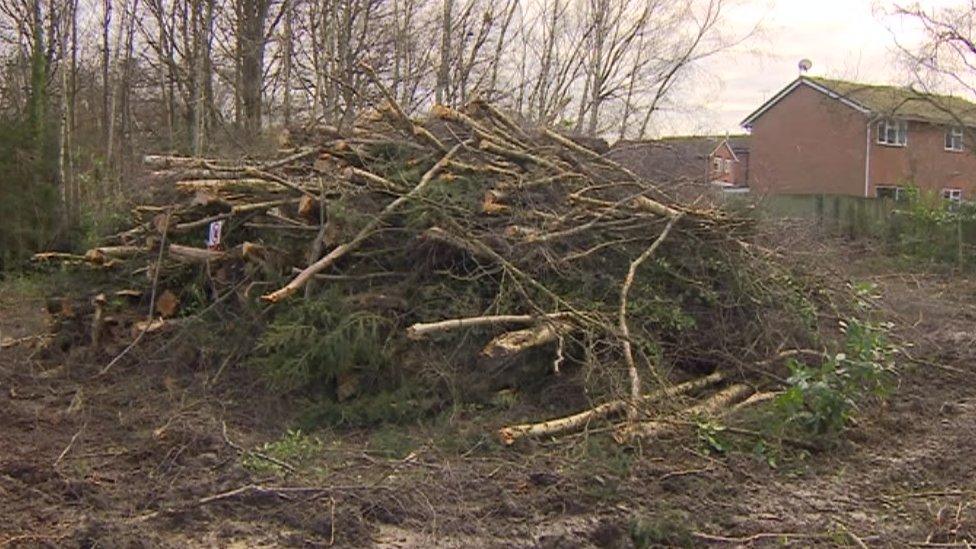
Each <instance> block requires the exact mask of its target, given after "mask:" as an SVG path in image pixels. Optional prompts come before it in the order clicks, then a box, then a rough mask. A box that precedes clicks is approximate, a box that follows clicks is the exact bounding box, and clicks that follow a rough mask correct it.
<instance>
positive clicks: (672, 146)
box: [608, 135, 750, 187]
mask: <svg viewBox="0 0 976 549" xmlns="http://www.w3.org/2000/svg"><path fill="white" fill-rule="evenodd" d="M749 139H750V138H749V136H748V135H735V136H709V135H694V136H678V137H665V138H662V139H653V140H645V141H633V140H627V139H623V140H620V141H617V142H616V143H614V145H613V147H611V149H610V152H609V153H608V156H609V157H610V158H611V159H613V160H615V161H617V162H620V163H621V164H623V165H625V166H627V167H628V168H630V169H631V170H633V171H634V172H636V173H638V174H639V175H641V176H642V177H645V178H647V179H649V180H651V181H658V182H661V183H670V184H674V183H681V182H688V183H714V184H717V185H720V186H722V187H745V186H746V182H747V178H748V174H749Z"/></svg>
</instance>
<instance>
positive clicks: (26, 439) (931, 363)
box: [0, 262, 976, 547]
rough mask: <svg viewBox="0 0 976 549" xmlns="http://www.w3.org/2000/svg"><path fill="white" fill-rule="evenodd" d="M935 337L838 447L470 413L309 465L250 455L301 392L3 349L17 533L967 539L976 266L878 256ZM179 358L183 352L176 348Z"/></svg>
mask: <svg viewBox="0 0 976 549" xmlns="http://www.w3.org/2000/svg"><path fill="white" fill-rule="evenodd" d="M860 271H861V272H860V273H859V276H860V279H862V280H872V281H874V282H876V283H878V284H879V286H880V287H881V289H882V295H883V297H882V303H881V306H882V307H883V308H884V309H885V310H886V311H888V312H887V314H888V315H889V317H890V318H891V319H892V320H893V321H895V322H896V324H897V327H896V332H897V333H898V334H899V335H900V336H901V337H902V338H904V339H905V340H907V341H911V342H912V343H913V344H914V345H913V347H911V348H910V350H909V353H910V354H911V357H912V358H913V359H914V360H909V359H908V358H905V357H902V359H901V360H899V379H898V384H899V387H898V389H897V391H896V392H895V394H894V395H893V396H892V398H891V399H890V401H889V403H888V405H886V406H884V407H882V408H871V409H866V410H863V412H862V414H861V415H860V416H859V417H858V420H857V424H856V425H855V426H853V427H852V428H851V430H850V432H849V433H848V434H847V436H846V438H845V439H844V440H843V441H842V442H840V443H839V444H838V445H836V446H835V447H833V448H832V449H831V450H829V451H825V452H817V453H813V454H811V455H805V454H804V453H803V452H797V451H790V450H788V449H787V450H784V452H783V454H782V456H780V459H779V460H778V463H775V467H774V466H773V465H774V464H771V463H770V460H768V459H766V457H768V456H760V455H758V454H756V453H755V452H752V451H750V450H749V448H750V445H751V444H753V443H754V441H743V442H741V443H740V444H738V445H737V446H735V447H734V448H733V449H732V450H731V451H729V452H726V453H724V454H714V453H713V454H712V455H708V454H706V453H705V452H704V449H703V448H702V445H701V444H700V443H699V442H698V441H697V440H696V439H695V437H694V436H693V435H692V434H690V433H689V434H686V435H681V436H677V437H676V438H671V439H668V440H659V441H654V442H652V443H650V444H647V445H646V446H645V447H643V448H641V449H640V450H639V451H637V450H621V449H619V448H616V447H615V446H613V445H612V443H607V441H606V440H603V439H601V438H600V437H597V436H592V437H584V436H580V437H575V438H572V437H571V438H570V439H568V440H564V441H561V442H559V443H558V444H550V443H545V444H537V445H525V446H520V447H517V448H514V449H504V448H500V447H498V446H497V445H496V444H494V443H493V442H492V441H491V438H490V437H488V436H486V435H485V433H486V431H487V429H485V425H486V422H488V423H487V424H490V420H484V421H482V420H483V419H484V418H480V417H478V415H477V414H476V413H475V412H472V413H470V414H463V413H461V414H458V415H456V416H455V417H453V418H451V421H450V422H449V423H450V425H448V426H444V425H427V426H424V427H416V428H411V429H409V430H403V429H386V430H381V431H379V432H374V433H341V434H339V433H327V432H323V433H320V434H317V435H316V436H317V437H319V440H320V442H321V446H319V447H317V451H316V452H315V456H314V457H312V458H311V459H309V460H307V461H306V462H304V463H303V465H302V467H301V469H300V470H299V471H296V472H295V473H290V474H289V473H287V471H283V470H282V469H281V467H279V466H276V465H275V464H273V463H269V462H266V461H264V460H263V459H262V458H260V457H258V458H255V457H254V456H253V455H252V456H250V457H245V456H244V455H243V452H246V451H247V450H250V449H255V448H259V447H260V446H261V445H262V444H264V443H266V442H269V441H275V440H279V439H280V438H281V437H282V434H283V431H284V430H285V427H286V426H287V425H288V421H289V417H288V415H287V413H288V412H287V410H288V406H287V403H286V402H281V401H277V400H274V399H273V398H271V397H269V396H266V394H265V393H266V391H264V390H263V388H262V386H261V384H260V383H259V382H258V381H256V380H254V379H251V378H249V377H248V375H247V373H246V372H244V371H241V370H239V369H235V368H234V365H231V366H230V367H229V368H227V370H226V372H225V373H223V374H222V376H221V378H220V379H219V380H218V381H217V382H216V383H209V382H210V381H211V380H212V379H213V377H214V374H215V371H214V370H213V368H210V367H207V368H202V367H200V366H197V365H191V364H194V363H193V361H191V360H186V361H183V360H181V359H180V356H178V355H177V356H173V355H172V354H169V355H167V356H166V358H165V359H158V360H153V359H150V358H147V359H146V360H144V361H142V362H141V363H139V364H138V365H124V366H121V367H119V368H117V369H114V370H113V371H111V372H109V373H108V374H107V375H105V376H97V375H96V373H97V372H98V370H99V369H100V368H101V367H103V366H104V364H105V357H103V356H89V355H88V354H86V353H85V352H84V351H83V350H78V351H73V352H71V353H70V354H68V355H67V356H65V357H61V358H60V359H58V360H50V359H45V358H43V356H42V354H41V353H37V352H35V351H34V350H32V349H31V348H29V347H27V346H19V347H15V348H12V349H4V350H2V351H0V547H6V546H12V547H20V546H24V547H31V546H51V547H142V546H145V547H187V546H197V547H263V546H301V547H305V546H310V547H320V546H336V547H345V546H388V547H428V546H444V547H631V546H633V545H634V544H635V542H638V543H646V544H649V545H651V546H655V545H677V546H701V545H706V544H715V545H729V546H740V545H759V546H763V545H774V546H780V545H793V546H798V547H808V546H845V545H846V546H851V547H859V546H860V547H863V546H869V547H904V546H909V545H912V544H915V545H919V546H932V547H949V546H959V547H964V546H966V545H965V544H966V543H967V542H976V458H974V456H976V280H974V279H973V278H972V277H971V276H970V277H968V278H967V277H963V276H958V275H948V274H921V273H909V272H902V271H900V270H898V269H892V268H885V269H884V272H885V274H880V275H879V274H877V273H878V272H880V270H879V269H878V268H877V263H872V264H869V263H868V262H865V264H864V265H862V266H861V269H860ZM45 292H46V291H45V290H44V289H43V288H37V287H35V286H30V285H25V284H23V283H20V282H7V283H0V331H2V333H0V335H2V336H3V337H18V336H21V335H28V334H32V333H38V332H40V331H43V330H44V329H45V327H44V323H45V318H46V313H45V311H44V297H45ZM174 352H176V351H174Z"/></svg>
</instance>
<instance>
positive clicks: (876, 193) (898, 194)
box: [874, 185, 905, 202]
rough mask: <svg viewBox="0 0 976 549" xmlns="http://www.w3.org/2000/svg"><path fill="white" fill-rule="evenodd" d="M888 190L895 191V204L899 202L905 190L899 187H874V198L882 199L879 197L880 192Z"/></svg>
mask: <svg viewBox="0 0 976 549" xmlns="http://www.w3.org/2000/svg"><path fill="white" fill-rule="evenodd" d="M888 189H892V190H894V191H895V197H894V198H895V202H898V201H899V200H901V198H902V194H903V193H904V192H905V189H903V188H901V187H899V186H898V185H875V187H874V196H875V197H877V198H883V197H882V196H881V191H882V190H888Z"/></svg>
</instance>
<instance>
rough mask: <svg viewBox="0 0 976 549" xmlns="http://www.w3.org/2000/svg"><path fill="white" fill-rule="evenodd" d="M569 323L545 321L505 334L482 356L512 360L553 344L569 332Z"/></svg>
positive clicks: (482, 352)
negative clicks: (523, 353)
mask: <svg viewBox="0 0 976 549" xmlns="http://www.w3.org/2000/svg"><path fill="white" fill-rule="evenodd" d="M570 327H571V325H570V324H569V323H567V322H559V321H556V322H553V321H545V322H541V323H539V324H538V325H537V326H532V327H531V328H526V329H524V330H516V331H514V332H507V333H504V334H502V335H500V336H498V337H496V338H495V339H493V340H491V341H490V342H489V343H488V345H486V346H485V348H484V349H482V351H481V354H482V355H484V356H486V357H488V358H495V359H502V358H511V357H513V356H515V355H518V354H519V353H522V352H524V351H527V350H529V349H532V348H535V347H539V346H541V345H545V344H547V343H551V342H553V341H556V340H557V339H559V336H560V335H562V334H565V333H566V332H567V331H569V329H570Z"/></svg>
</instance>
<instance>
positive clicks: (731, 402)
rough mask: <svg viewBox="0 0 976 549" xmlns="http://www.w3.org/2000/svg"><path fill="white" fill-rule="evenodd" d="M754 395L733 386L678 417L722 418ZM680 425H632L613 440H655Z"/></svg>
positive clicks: (685, 410)
mask: <svg viewBox="0 0 976 549" xmlns="http://www.w3.org/2000/svg"><path fill="white" fill-rule="evenodd" d="M752 393H753V390H752V387H749V386H748V385H732V386H729V387H726V388H725V389H722V390H721V391H719V392H717V393H715V394H714V395H712V396H710V397H709V398H707V399H706V400H704V401H703V402H700V403H699V404H696V405H694V406H691V407H689V408H685V409H684V410H682V411H681V412H680V413H679V414H678V416H679V418H680V419H682V420H685V421H687V420H690V419H693V418H695V417H696V416H720V415H723V413H724V412H726V411H727V410H730V409H731V408H732V407H733V406H735V405H736V404H738V403H739V402H742V401H743V400H745V399H746V398H748V397H749V396H750V395H751V394H752ZM679 425H680V423H676V422H674V421H666V420H664V421H644V422H640V423H631V424H628V425H625V426H623V427H621V428H620V429H618V430H617V431H616V432H615V433H614V434H613V438H614V440H616V441H617V442H618V443H621V444H623V443H625V442H628V441H631V440H634V439H635V438H653V437H657V436H661V435H663V434H666V433H669V432H672V431H674V430H675V429H676V428H677V427H678V426H679Z"/></svg>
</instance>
